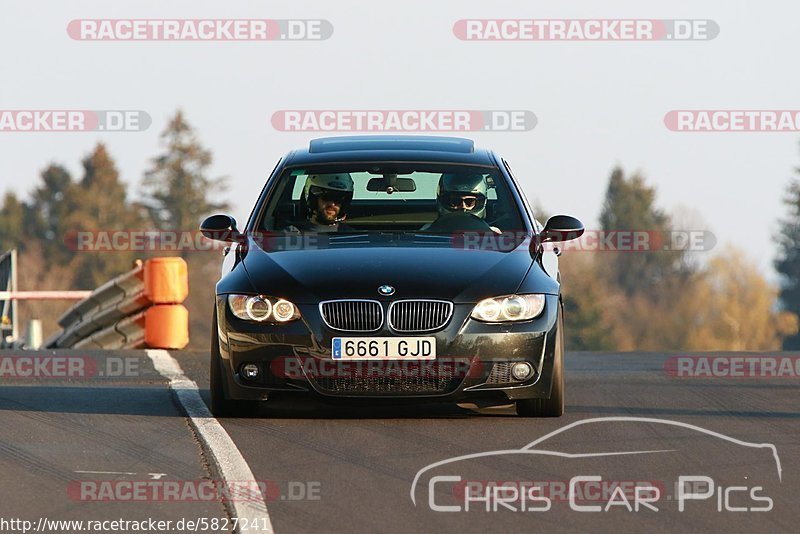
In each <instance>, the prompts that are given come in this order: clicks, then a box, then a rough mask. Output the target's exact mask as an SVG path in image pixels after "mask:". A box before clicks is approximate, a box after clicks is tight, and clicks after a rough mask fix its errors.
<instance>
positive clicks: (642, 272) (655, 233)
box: [600, 167, 682, 296]
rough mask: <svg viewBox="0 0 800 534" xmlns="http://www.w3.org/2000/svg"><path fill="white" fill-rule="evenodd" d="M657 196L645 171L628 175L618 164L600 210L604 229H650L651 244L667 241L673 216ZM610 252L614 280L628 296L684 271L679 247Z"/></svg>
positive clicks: (606, 230) (609, 230) (607, 230)
mask: <svg viewBox="0 0 800 534" xmlns="http://www.w3.org/2000/svg"><path fill="white" fill-rule="evenodd" d="M655 199H656V191H655V189H654V188H652V187H649V186H648V185H647V184H646V183H645V180H644V178H643V177H642V176H641V175H639V174H634V175H633V176H632V177H631V178H625V175H624V173H623V171H622V169H621V168H620V167H617V168H615V169H614V170H613V172H612V173H611V178H610V180H609V183H608V189H607V190H606V197H605V201H604V203H603V210H602V212H601V214H600V227H601V229H602V230H603V231H604V232H611V231H623V232H649V235H650V238H649V239H650V243H651V244H660V243H661V242H667V240H668V237H669V235H670V219H669V217H668V216H667V214H665V213H664V212H663V211H661V210H659V209H658V208H656V206H655ZM609 255H610V256H609V258H608V260H609V261H608V266H609V268H610V271H611V272H610V279H611V282H612V283H614V284H615V285H616V287H618V288H620V289H621V290H622V291H623V292H624V293H625V294H626V295H627V296H632V295H634V294H637V293H639V292H642V291H650V290H651V289H652V288H653V287H654V286H656V285H658V284H659V283H660V282H662V281H664V280H665V279H667V278H669V277H670V276H671V275H675V274H679V273H680V271H681V265H682V262H681V258H682V253H681V252H679V251H664V250H659V251H652V250H648V251H630V252H627V251H623V252H610V253H609Z"/></svg>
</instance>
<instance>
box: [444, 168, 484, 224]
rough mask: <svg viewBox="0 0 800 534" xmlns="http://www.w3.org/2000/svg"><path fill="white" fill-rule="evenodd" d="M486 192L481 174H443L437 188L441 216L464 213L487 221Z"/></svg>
mask: <svg viewBox="0 0 800 534" xmlns="http://www.w3.org/2000/svg"><path fill="white" fill-rule="evenodd" d="M486 191H487V187H486V181H485V180H484V179H483V175H481V174H450V173H445V174H442V176H441V178H439V185H438V186H437V187H436V203H437V204H438V208H439V216H440V217H441V216H442V215H447V214H448V213H453V212H457V211H463V212H465V213H470V214H472V215H474V216H476V217H480V218H481V219H485V218H486Z"/></svg>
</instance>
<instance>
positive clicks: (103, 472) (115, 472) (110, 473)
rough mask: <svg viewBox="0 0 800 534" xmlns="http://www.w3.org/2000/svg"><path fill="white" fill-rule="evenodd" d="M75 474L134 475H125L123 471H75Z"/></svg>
mask: <svg viewBox="0 0 800 534" xmlns="http://www.w3.org/2000/svg"><path fill="white" fill-rule="evenodd" d="M75 472H76V473H86V474H89V475H135V474H136V473H126V472H125V471H75Z"/></svg>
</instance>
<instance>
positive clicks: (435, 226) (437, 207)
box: [256, 162, 526, 234]
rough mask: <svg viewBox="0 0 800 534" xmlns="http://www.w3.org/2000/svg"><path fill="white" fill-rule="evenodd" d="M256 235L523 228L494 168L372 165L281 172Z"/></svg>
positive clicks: (430, 231) (436, 232)
mask: <svg viewBox="0 0 800 534" xmlns="http://www.w3.org/2000/svg"><path fill="white" fill-rule="evenodd" d="M351 191H352V193H351ZM331 204H333V206H332V205H331ZM337 223H338V224H337ZM256 228H257V229H259V230H266V231H301V232H304V231H309V232H314V231H316V232H324V231H337V232H350V233H353V232H355V233H365V232H367V233H369V232H415V233H431V234H452V233H453V232H458V231H487V232H488V231H493V232H507V231H508V232H511V231H513V232H518V231H520V230H522V231H524V229H525V228H526V226H525V225H524V224H523V222H522V216H521V212H520V207H519V206H518V205H517V202H516V200H515V197H514V196H513V195H512V194H511V190H510V189H509V184H508V183H507V182H506V179H505V178H504V176H503V175H502V174H500V172H499V171H498V170H497V169H496V168H493V167H479V166H469V165H453V164H447V165H443V164H422V163H396V162H395V163H376V162H370V163H364V164H347V165H335V166H331V165H326V166H308V167H304V168H296V167H294V168H292V167H289V168H287V169H285V170H284V172H283V174H282V175H281V176H280V178H279V180H278V182H277V183H276V184H275V186H274V187H273V188H271V191H270V197H269V199H268V201H267V203H266V204H265V206H264V207H263V209H262V210H261V213H260V217H259V219H258V220H257V222H256ZM329 228H336V229H335V230H330V229H329Z"/></svg>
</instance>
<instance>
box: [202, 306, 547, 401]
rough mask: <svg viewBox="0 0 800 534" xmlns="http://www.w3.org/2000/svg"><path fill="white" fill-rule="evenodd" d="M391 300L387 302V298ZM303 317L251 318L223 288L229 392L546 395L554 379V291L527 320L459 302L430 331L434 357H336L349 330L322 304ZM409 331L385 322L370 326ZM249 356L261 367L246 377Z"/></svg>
mask: <svg viewBox="0 0 800 534" xmlns="http://www.w3.org/2000/svg"><path fill="white" fill-rule="evenodd" d="M384 304H385V305H388V302H386V303H384ZM298 307H299V309H300V313H301V314H302V317H301V319H300V320H297V321H293V322H291V323H288V324H284V325H267V324H254V323H249V322H247V321H242V320H240V319H238V318H236V317H234V316H233V315H232V314H231V313H230V311H229V310H228V307H227V304H226V297H225V296H224V295H222V296H218V297H217V301H216V313H217V317H218V332H217V338H218V340H219V348H220V356H221V358H222V364H223V368H224V371H225V372H224V376H225V377H226V380H225V390H226V396H227V397H228V398H231V399H239V400H260V399H265V398H267V397H268V396H269V397H273V396H282V395H292V394H306V395H312V396H315V397H318V398H320V399H323V400H326V401H348V400H355V401H357V400H363V399H371V400H372V401H384V400H385V401H392V402H402V401H404V400H406V401H444V402H454V403H455V402H473V403H476V404H482V405H490V404H503V403H506V404H507V403H508V402H513V401H516V400H522V399H532V398H548V397H549V396H550V389H551V387H552V371H553V361H554V351H555V340H556V335H557V332H556V328H557V326H556V325H557V321H556V317H557V311H558V296H556V295H548V296H547V301H546V304H545V309H544V312H543V313H542V315H540V316H539V317H537V318H536V319H533V320H531V321H526V322H522V323H515V324H504V325H491V324H486V323H481V322H479V321H475V320H472V319H470V318H469V313H470V312H471V311H472V308H473V305H471V304H456V305H455V306H454V309H453V315H452V317H451V319H450V321H449V322H448V323H447V325H446V326H445V327H444V328H442V329H441V330H439V331H436V332H433V333H425V334H424V335H426V336H434V337H435V338H436V360H435V361H430V362H419V361H413V360H411V361H398V360H382V361H370V362H340V361H334V360H333V359H332V356H331V345H332V339H333V338H334V337H337V336H342V335H346V336H349V337H359V334H344V333H342V332H336V331H333V330H331V329H329V328H328V327H327V326H325V325H324V323H323V321H322V319H321V317H320V314H319V309H318V307H317V306H316V305H313V304H312V305H299V306H298ZM365 336H367V337H370V336H381V337H390V336H397V337H413V336H409V335H408V334H397V333H395V332H393V331H391V330H389V329H388V327H387V326H386V325H384V326H383V327H382V329H381V330H379V331H377V332H371V333H370V334H367V335H365ZM521 361H526V362H528V363H530V364H531V366H532V367H533V369H534V371H535V372H534V374H533V376H531V377H530V378H528V379H527V380H525V381H522V382H519V381H514V380H513V378H511V377H510V376H509V366H508V363H510V362H521ZM245 364H255V365H257V366H258V367H259V371H260V372H259V377H258V378H257V379H253V380H250V379H246V378H244V377H243V376H242V373H241V372H240V371H241V368H242V366H243V365H245Z"/></svg>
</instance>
